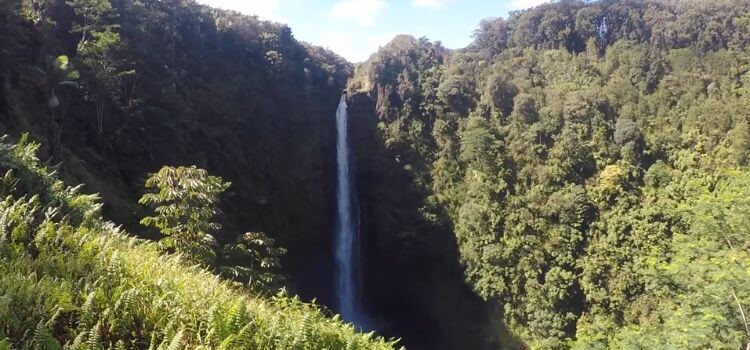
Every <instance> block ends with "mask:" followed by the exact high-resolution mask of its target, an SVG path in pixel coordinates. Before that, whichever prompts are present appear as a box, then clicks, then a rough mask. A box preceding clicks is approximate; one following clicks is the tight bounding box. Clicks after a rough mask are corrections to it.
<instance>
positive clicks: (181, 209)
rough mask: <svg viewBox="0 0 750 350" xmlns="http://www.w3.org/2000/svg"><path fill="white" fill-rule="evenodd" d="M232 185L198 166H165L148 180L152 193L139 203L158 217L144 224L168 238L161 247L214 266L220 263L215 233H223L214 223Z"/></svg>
mask: <svg viewBox="0 0 750 350" xmlns="http://www.w3.org/2000/svg"><path fill="white" fill-rule="evenodd" d="M229 185H230V183H228V182H224V181H223V180H222V179H221V178H219V177H216V176H211V175H209V174H208V172H207V171H205V170H203V169H199V168H196V167H195V166H191V167H182V166H181V167H177V168H174V167H170V166H165V167H163V168H161V170H159V172H157V173H155V174H151V175H149V177H148V179H147V180H146V188H148V189H152V192H150V193H146V194H144V195H143V197H141V199H140V200H139V203H141V204H144V205H149V206H153V207H155V212H156V215H155V216H148V217H145V218H143V220H141V224H143V225H146V226H151V227H154V228H157V229H158V230H159V231H161V233H162V234H163V235H164V238H162V240H161V241H160V243H162V245H163V247H164V248H165V249H167V250H171V251H175V252H177V253H181V254H183V255H184V256H185V257H186V258H187V260H188V261H190V262H193V263H198V264H201V265H204V266H211V265H213V263H214V261H215V259H216V252H215V251H214V247H215V245H216V241H215V239H214V238H213V236H212V235H211V233H212V232H214V231H217V230H219V229H221V225H220V224H218V223H216V222H214V221H213V220H214V218H215V217H216V215H217V214H219V213H220V210H219V208H217V203H218V201H219V196H221V194H222V193H223V192H224V191H225V190H226V189H227V188H229Z"/></svg>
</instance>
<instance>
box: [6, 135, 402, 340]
mask: <svg viewBox="0 0 750 350" xmlns="http://www.w3.org/2000/svg"><path fill="white" fill-rule="evenodd" d="M37 148H38V145H36V144H29V143H26V142H25V141H22V142H21V143H20V144H18V145H13V144H9V143H7V141H6V140H2V141H0V172H1V173H2V174H4V176H3V178H2V181H0V185H1V186H0V195H2V198H4V199H3V201H2V202H0V347H3V348H8V346H9V345H13V347H14V348H33V349H48V350H52V349H62V348H63V347H62V346H63V345H66V346H67V347H66V348H72V349H104V348H106V349H146V348H149V349H185V348H189V349H323V348H330V349H334V348H335V349H354V348H362V349H391V348H393V344H390V343H387V342H385V341H383V340H382V339H380V338H375V337H373V336H372V334H370V335H363V334H358V333H356V332H355V330H354V329H353V327H352V326H350V325H344V324H342V323H341V322H339V321H338V320H337V319H330V318H325V317H324V316H323V314H322V313H321V312H320V311H319V310H318V309H317V308H316V307H315V306H312V305H309V304H304V303H302V302H300V301H299V300H298V299H292V298H289V297H287V296H284V295H278V296H276V297H273V298H269V299H263V298H259V297H257V296H250V295H248V294H246V293H243V292H241V291H240V290H239V289H237V288H235V287H232V286H231V285H230V284H228V283H226V282H223V281H220V280H219V279H218V278H217V277H216V276H214V275H211V274H209V273H207V272H205V271H203V270H201V269H198V268H195V267H187V266H185V264H183V263H182V262H181V261H180V258H179V257H175V256H163V255H160V254H159V253H158V252H157V249H156V244H154V243H151V242H146V241H143V240H139V239H136V238H134V237H132V236H128V235H127V234H126V233H125V232H123V231H122V230H121V229H119V228H117V227H116V226H115V225H114V224H112V223H111V222H107V221H104V220H103V219H102V218H101V214H100V208H101V205H100V204H98V203H97V196H96V195H82V194H80V193H78V192H79V191H78V188H71V187H67V186H65V185H64V184H63V183H62V182H61V181H60V180H59V179H57V178H56V177H55V175H54V174H52V173H51V172H50V171H49V170H48V169H46V168H45V167H43V166H41V165H40V164H39V161H38V159H36V156H35V152H36V150H37Z"/></svg>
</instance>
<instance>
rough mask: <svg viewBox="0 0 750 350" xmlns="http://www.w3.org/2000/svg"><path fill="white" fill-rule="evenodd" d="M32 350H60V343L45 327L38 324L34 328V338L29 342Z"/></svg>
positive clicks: (41, 323)
mask: <svg viewBox="0 0 750 350" xmlns="http://www.w3.org/2000/svg"><path fill="white" fill-rule="evenodd" d="M31 343H32V344H33V349H34V350H58V349H60V350H61V349H62V347H61V346H60V343H58V342H57V339H55V337H54V336H53V335H52V333H51V332H50V330H49V328H47V325H45V324H44V323H43V322H39V323H38V324H37V325H36V328H34V338H33V339H32V340H31Z"/></svg>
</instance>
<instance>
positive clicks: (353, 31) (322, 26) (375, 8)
mask: <svg viewBox="0 0 750 350" xmlns="http://www.w3.org/2000/svg"><path fill="white" fill-rule="evenodd" d="M197 1H198V2H199V3H202V4H206V5H210V6H213V7H219V8H223V9H228V10H235V11H239V12H242V13H245V14H248V15H257V16H258V17H260V18H261V19H265V20H271V21H276V22H281V23H286V24H288V25H289V27H290V28H291V29H292V33H293V34H294V37H295V38H297V39H298V40H303V41H306V42H309V43H311V44H314V45H318V46H323V47H327V48H329V49H331V50H332V51H334V52H336V53H337V54H339V55H341V56H343V57H344V58H346V59H347V60H349V61H351V62H361V61H364V60H366V59H367V58H368V57H369V56H370V55H371V54H373V53H375V51H377V50H378V48H379V47H380V46H383V45H385V44H387V43H388V42H389V41H390V40H391V39H392V38H393V37H394V36H395V35H398V34H411V35H413V36H415V37H422V36H425V37H427V38H429V39H430V40H433V41H437V40H439V41H441V42H442V43H443V45H444V46H446V47H448V48H451V49H457V48H462V47H465V46H467V45H468V44H469V43H470V42H471V35H472V33H473V31H474V29H476V28H477V26H478V25H479V21H481V20H482V19H484V18H488V17H507V15H508V12H509V11H512V10H519V9H524V8H529V7H532V6H536V5H539V4H541V3H544V2H546V1H547V0H197Z"/></svg>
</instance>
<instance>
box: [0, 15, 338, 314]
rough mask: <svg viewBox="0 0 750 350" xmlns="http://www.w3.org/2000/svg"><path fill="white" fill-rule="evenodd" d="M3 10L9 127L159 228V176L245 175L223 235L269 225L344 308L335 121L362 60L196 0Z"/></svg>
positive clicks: (1, 121) (118, 208)
mask: <svg viewBox="0 0 750 350" xmlns="http://www.w3.org/2000/svg"><path fill="white" fill-rule="evenodd" d="M109 5H111V6H109ZM2 15H3V18H4V20H3V21H2V24H0V25H2V30H0V35H1V36H0V40H2V43H1V45H0V47H2V55H1V56H2V57H1V58H0V59H1V60H2V62H3V64H2V72H0V78H2V92H1V93H0V132H2V133H9V134H13V135H18V134H19V133H21V132H26V131H29V132H30V133H31V135H32V138H34V139H35V140H39V141H42V144H43V149H42V150H41V153H42V158H43V159H45V160H46V159H49V161H50V162H52V163H56V162H60V161H62V162H63V166H62V168H61V169H60V173H61V175H62V176H63V178H64V179H65V180H66V181H67V182H68V183H85V184H86V191H91V192H98V193H101V194H102V197H103V202H104V215H105V216H106V217H107V218H110V219H112V220H114V221H116V222H118V223H120V224H124V225H126V227H128V228H129V229H131V230H132V231H133V232H137V233H139V234H141V235H142V236H146V237H153V235H154V234H155V233H153V232H147V231H145V229H144V227H142V226H140V225H138V223H137V222H138V219H139V218H140V217H143V215H142V214H143V213H142V209H141V208H140V207H139V206H137V205H136V199H137V198H139V197H140V195H141V194H142V191H143V181H144V179H145V177H146V175H147V174H148V173H150V172H154V171H156V170H157V169H159V168H160V167H161V166H163V165H197V166H199V167H202V168H205V169H207V170H208V171H209V172H211V173H212V174H215V175H218V176H221V177H223V178H224V179H226V180H228V181H231V182H232V183H233V186H232V187H231V188H230V189H229V192H228V195H227V196H226V198H224V200H223V201H222V202H223V203H225V205H224V207H223V211H224V212H225V213H226V217H227V219H226V222H224V223H223V224H224V225H223V226H224V227H225V228H226V229H225V230H223V236H222V237H219V239H221V240H225V241H233V240H234V239H235V238H236V235H239V234H241V233H243V232H247V231H263V232H267V233H268V234H269V235H270V236H272V237H275V238H277V240H278V241H280V243H281V245H282V246H284V247H286V248H287V249H288V251H289V254H287V255H286V258H285V261H284V262H283V263H284V264H283V265H285V266H286V268H287V271H288V272H289V273H291V274H292V275H293V277H294V278H292V279H290V281H291V282H292V284H291V285H290V286H289V287H290V288H291V289H292V290H293V291H295V292H302V293H303V294H304V295H305V296H307V297H313V296H315V297H318V298H319V300H322V301H324V302H326V303H329V301H330V300H331V297H330V287H329V286H330V285H331V284H332V282H331V281H332V277H331V275H332V271H333V269H332V263H331V261H332V258H331V256H332V254H331V252H330V250H331V246H332V242H331V238H330V237H331V232H332V231H333V215H334V212H335V206H333V193H334V186H333V185H334V182H333V181H334V179H335V172H334V170H335V168H334V167H335V163H334V158H333V156H334V152H335V144H334V137H333V135H334V124H333V115H334V112H335V108H336V102H337V100H338V97H339V93H340V91H341V89H342V88H343V87H344V84H345V82H346V80H347V77H348V76H349V74H350V72H351V70H352V67H351V65H350V64H349V63H347V62H346V61H345V60H343V59H341V58H340V57H338V56H336V55H334V54H333V53H331V52H328V51H325V50H323V49H320V48H316V47H312V46H309V45H307V44H305V43H301V42H298V41H297V40H295V39H294V38H293V36H292V33H291V29H290V28H288V27H286V26H284V25H281V24H277V23H270V22H264V21H260V20H258V19H257V18H255V17H249V16H243V15H240V14H239V13H234V12H227V11H220V10H216V9H212V8H208V7H205V6H200V5H197V4H196V3H195V2H193V1H182V0H176V1H172V0H170V1H130V0H123V1H111V2H110V1H104V2H96V1H77V2H69V3H66V2H65V1H63V0H49V1H20V0H17V1H4V2H3V14H2ZM95 34H96V35H95ZM97 35H98V36H97ZM61 55H65V59H64V60H63V61H64V62H63V61H61V60H57V59H56V58H57V57H58V56H61ZM63 63H64V64H63ZM66 80H67V82H66ZM52 97H55V98H56V100H57V103H58V104H59V105H58V106H57V107H56V108H50V107H49V106H48V105H49V102H51V101H52ZM308 276H313V277H312V278H310V277H308ZM329 304H330V303H329Z"/></svg>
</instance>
